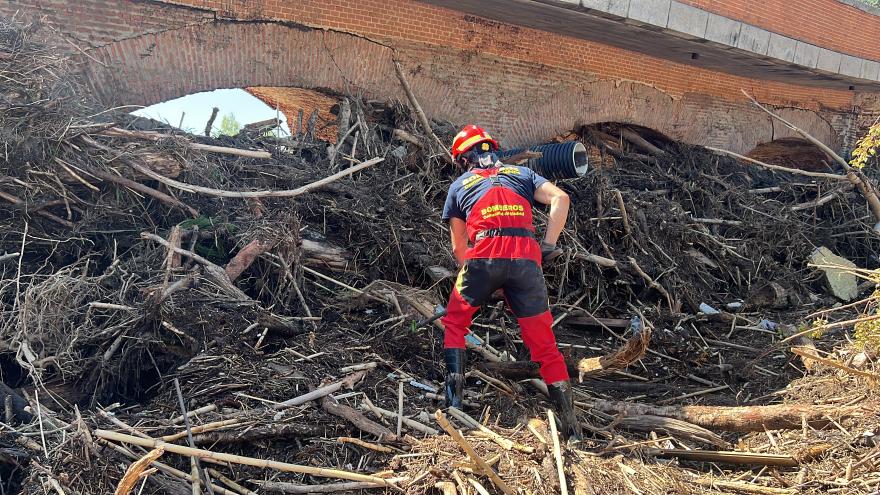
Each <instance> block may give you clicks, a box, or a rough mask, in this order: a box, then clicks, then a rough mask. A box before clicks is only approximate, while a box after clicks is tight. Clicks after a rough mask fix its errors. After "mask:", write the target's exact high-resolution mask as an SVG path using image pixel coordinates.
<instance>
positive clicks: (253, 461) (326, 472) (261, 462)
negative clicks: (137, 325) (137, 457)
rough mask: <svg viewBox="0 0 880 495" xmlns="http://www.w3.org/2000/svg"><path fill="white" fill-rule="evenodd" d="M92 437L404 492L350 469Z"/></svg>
mask: <svg viewBox="0 0 880 495" xmlns="http://www.w3.org/2000/svg"><path fill="white" fill-rule="evenodd" d="M94 434H95V436H96V437H98V438H103V439H105V440H112V441H114V442H125V443H130V444H133V445H140V446H141V447H148V448H151V449H155V448H163V449H165V451H166V452H173V453H175V454H180V455H186V456H190V457H198V458H200V459H207V460H212V461H217V462H221V463H222V462H231V463H233V464H243V465H245V466H254V467H259V468H264V469H275V470H277V471H283V472H285V473H299V474H309V475H312V476H320V477H322V478H338V479H343V480H352V481H366V482H369V483H376V484H379V485H382V486H384V487H388V488H392V489H394V490H396V491H398V492H401V493H403V490H401V489H400V488H399V487H397V486H396V485H394V484H393V483H390V482H389V481H388V480H385V479H383V478H379V477H377V476H370V475H368V474H360V473H353V472H351V471H343V470H340V469H327V468H317V467H312V466H302V465H299V464H289V463H286V462H279V461H270V460H266V459H257V458H255V457H246V456H241V455H234V454H227V453H224V452H212V451H210V450H204V449H196V448H192V447H184V446H183V445H176V444H173V443H167V442H163V441H161V440H155V439H147V438H139V437H135V436H132V435H125V434H123V433H117V432H115V431H108V430H95V432H94Z"/></svg>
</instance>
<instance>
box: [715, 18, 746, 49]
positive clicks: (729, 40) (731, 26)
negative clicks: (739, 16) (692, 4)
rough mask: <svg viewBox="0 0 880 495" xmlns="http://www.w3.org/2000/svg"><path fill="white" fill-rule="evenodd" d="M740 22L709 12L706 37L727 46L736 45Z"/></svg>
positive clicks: (740, 28) (740, 26)
mask: <svg viewBox="0 0 880 495" xmlns="http://www.w3.org/2000/svg"><path fill="white" fill-rule="evenodd" d="M742 25H743V24H742V23H741V22H739V21H735V20H733V19H729V18H727V17H724V16H720V15H718V14H713V13H711V12H710V13H709V20H708V25H707V26H706V39H707V40H709V41H714V42H716V43H721V44H722V45H727V46H736V41H737V40H738V39H739V32H740V31H741V30H742Z"/></svg>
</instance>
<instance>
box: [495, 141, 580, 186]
mask: <svg viewBox="0 0 880 495" xmlns="http://www.w3.org/2000/svg"><path fill="white" fill-rule="evenodd" d="M525 150H526V148H516V149H512V150H504V151H502V152H500V153H498V157H499V158H500V159H501V161H502V162H503V161H504V159H505V158H507V157H510V156H513V155H515V154H517V153H520V152H522V151H525ZM528 150H530V151H538V152H541V153H542V154H543V156H541V158H532V159H529V160H528V161H527V162H526V163H524V164H523V165H524V166H526V167H528V168H530V169H532V170H534V171H535V172H538V173H539V174H540V175H542V176H544V177H546V178H548V179H576V178H578V177H583V176H584V174H586V173H587V169H588V168H589V163H588V162H589V159H588V155H587V148H586V147H585V146H584V144H583V143H581V142H580V141H568V142H565V143H555V144H540V145H537V146H531V147H529V148H528Z"/></svg>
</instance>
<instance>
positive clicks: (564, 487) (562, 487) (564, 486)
mask: <svg viewBox="0 0 880 495" xmlns="http://www.w3.org/2000/svg"><path fill="white" fill-rule="evenodd" d="M547 421H548V422H549V423H550V436H551V437H552V440H553V457H554V458H555V459H556V471H557V472H558V473H559V492H560V493H561V494H562V495H568V483H566V481H565V466H564V465H563V464H562V450H561V449H560V448H559V432H558V431H556V418H555V417H554V415H553V411H552V410H551V409H547Z"/></svg>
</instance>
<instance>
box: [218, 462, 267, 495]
mask: <svg viewBox="0 0 880 495" xmlns="http://www.w3.org/2000/svg"><path fill="white" fill-rule="evenodd" d="M208 474H210V475H211V476H213V477H214V478H216V479H218V480H220V481H222V482H223V484H224V485H226V486H228V487H229V488H232V489H233V490H236V491H238V492H239V493H241V494H242V495H257V492H255V491H252V490H248V489H247V488H246V487H243V486H241V485H239V484H238V483H236V482H235V481H233V480H231V479H229V478H227V477H226V476H224V475H223V473H221V472H220V471H217V470H216V469H214V468H208Z"/></svg>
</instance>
